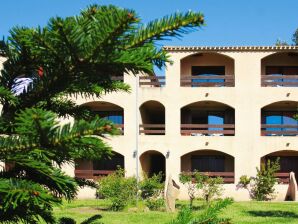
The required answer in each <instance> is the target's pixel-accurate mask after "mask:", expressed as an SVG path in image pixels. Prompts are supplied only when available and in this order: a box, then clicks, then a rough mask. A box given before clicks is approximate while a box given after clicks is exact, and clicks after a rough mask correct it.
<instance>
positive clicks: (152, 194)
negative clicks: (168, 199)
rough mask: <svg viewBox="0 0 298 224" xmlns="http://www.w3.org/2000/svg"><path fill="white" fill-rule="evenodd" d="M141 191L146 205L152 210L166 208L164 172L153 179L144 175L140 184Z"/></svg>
mask: <svg viewBox="0 0 298 224" xmlns="http://www.w3.org/2000/svg"><path fill="white" fill-rule="evenodd" d="M139 189H140V191H141V197H142V198H143V199H144V200H145V205H146V206H147V207H148V208H149V209H150V210H154V211H156V210H160V209H161V208H163V207H164V205H165V202H164V198H163V192H164V182H163V173H162V172H160V173H158V174H154V175H153V176H152V177H148V175H146V174H144V176H143V179H142V180H141V181H140V183H139Z"/></svg>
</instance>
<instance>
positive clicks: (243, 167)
mask: <svg viewBox="0 0 298 224" xmlns="http://www.w3.org/2000/svg"><path fill="white" fill-rule="evenodd" d="M194 53H200V52H171V59H172V60H173V61H174V64H173V65H168V67H167V69H166V85H165V86H164V87H162V88H152V87H139V88H138V97H137V98H136V87H135V86H136V81H137V79H136V78H135V77H134V76H129V75H125V82H127V83H128V84H130V85H131V87H132V91H131V93H130V94H128V93H113V94H110V95H108V96H103V97H102V98H101V99H96V100H103V101H107V102H111V103H115V104H117V105H119V106H121V107H122V108H124V116H125V119H124V121H125V122H124V123H125V124H124V125H125V133H124V136H118V137H114V138H113V139H111V141H109V143H110V144H111V145H112V146H113V148H114V150H115V151H116V152H118V153H121V154H122V155H124V156H125V167H126V171H127V175H135V174H136V159H135V158H133V151H134V150H135V149H136V148H137V146H136V140H135V139H136V130H137V129H136V119H135V118H136V116H137V117H138V122H139V123H141V121H142V120H141V116H140V113H139V110H138V107H139V106H140V105H142V104H143V103H144V102H147V101H150V100H155V101H158V102H160V103H161V104H163V105H164V107H165V114H166V116H165V124H166V135H164V136H160V135H139V136H138V151H139V153H138V154H139V155H142V154H143V153H144V152H146V151H149V150H156V151H158V152H160V153H162V154H163V155H166V153H167V151H169V152H170V155H169V157H168V158H167V159H166V172H167V175H170V174H171V175H172V177H173V178H174V180H175V181H177V182H179V181H178V175H179V173H180V171H181V162H180V161H181V160H180V159H181V156H183V155H185V154H187V153H189V152H192V151H196V150H217V151H220V152H224V153H226V154H229V155H231V156H232V157H234V170H235V180H236V181H235V184H225V192H224V195H225V196H231V197H234V198H235V199H236V200H248V199H249V196H248V192H247V191H246V190H243V189H237V186H236V184H237V182H238V181H239V177H240V176H241V175H249V176H252V175H255V173H256V169H255V168H256V167H258V166H259V165H260V159H261V157H262V156H264V155H266V154H269V153H272V152H274V151H278V150H290V151H291V150H292V151H295V150H297V151H298V140H297V137H286V136H283V137H279V136H274V137H273V136H271V137H270V136H261V135H260V123H261V116H260V115H261V108H262V107H264V106H266V105H268V104H271V103H274V102H277V101H298V88H295V87H293V88H291V87H282V88H281V87H279V88H278V87H261V77H260V75H261V72H262V70H261V60H262V58H264V57H266V56H268V55H270V54H273V53H275V52H268V51H264V52H262V51H246V52H240V51H235V52H232V51H229V52H220V54H222V55H226V56H228V57H225V58H222V57H221V58H218V57H217V56H215V55H212V54H207V56H208V57H209V60H213V59H214V61H213V62H212V61H209V62H208V63H207V61H206V64H204V65H225V66H226V68H227V69H226V73H227V74H231V75H235V78H236V79H235V87H221V88H218V87H199V88H189V87H180V71H182V73H183V74H188V73H189V72H190V70H189V68H190V64H192V63H194V65H199V64H200V63H201V62H195V61H193V60H194V59H193V58H192V57H189V58H186V59H184V62H185V60H186V61H187V62H185V63H180V61H181V59H183V58H185V57H187V56H189V55H192V54H194ZM215 53H216V52H215ZM208 57H206V58H205V59H206V60H207V59H208ZM194 58H195V57H194ZM230 58H232V59H233V60H234V61H233V63H231V59H230ZM205 59H204V60H205ZM274 60H275V59H274ZM264 61H265V62H266V60H264ZM278 62H279V61H278V60H277V61H276V62H272V63H271V62H270V63H269V62H268V64H270V65H277V64H278ZM266 63H267V62H266ZM281 63H283V61H281ZM285 63H286V62H285ZM181 64H182V66H181ZM201 64H202V63H201ZM233 64H234V66H233ZM202 65H203V64H202ZM279 65H281V64H279ZM287 65H288V64H287ZM291 65H293V64H292V62H291ZM296 65H298V61H296ZM233 67H234V68H233ZM90 100H91V99H90ZM90 100H89V101H90ZM206 100H210V101H217V102H220V103H224V104H226V105H229V106H230V107H232V108H235V130H236V133H235V136H181V134H180V109H181V108H182V107H184V106H185V105H188V104H190V103H194V102H197V101H206ZM136 101H137V104H136ZM77 102H78V104H82V103H84V102H88V100H87V99H79V100H78V101H77ZM138 162H139V164H138V165H139V174H140V175H141V173H142V167H141V165H140V161H138ZM144 168H145V169H148V167H144ZM277 189H278V190H277V192H278V193H277V199H279V200H283V199H284V195H285V193H286V190H287V188H286V186H284V185H279V186H277ZM181 190H182V192H181V194H180V198H182V199H186V198H187V193H186V191H185V188H184V186H182V188H181ZM89 196H91V197H93V194H89V193H88V192H87V191H86V192H85V193H83V192H81V194H80V197H89Z"/></svg>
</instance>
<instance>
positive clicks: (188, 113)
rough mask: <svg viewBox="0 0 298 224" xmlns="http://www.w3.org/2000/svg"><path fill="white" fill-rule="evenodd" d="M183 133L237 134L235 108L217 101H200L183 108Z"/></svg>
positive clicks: (198, 134)
mask: <svg viewBox="0 0 298 224" xmlns="http://www.w3.org/2000/svg"><path fill="white" fill-rule="evenodd" d="M181 135H191V136H206V135H207V136H233V135H235V110H234V108H232V107H230V106H228V105H226V104H223V103H219V102H215V101H199V102H195V103H192V104H189V105H186V106H184V107H182V108H181Z"/></svg>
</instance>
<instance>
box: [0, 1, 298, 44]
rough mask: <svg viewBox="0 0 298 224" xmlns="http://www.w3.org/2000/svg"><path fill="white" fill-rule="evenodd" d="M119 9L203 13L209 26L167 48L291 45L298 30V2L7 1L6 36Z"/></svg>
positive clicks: (152, 14) (0, 17) (147, 14)
mask: <svg viewBox="0 0 298 224" xmlns="http://www.w3.org/2000/svg"><path fill="white" fill-rule="evenodd" d="M92 3H97V4H115V5H118V6H120V7H126V8H132V9H135V10H136V11H137V12H138V14H139V15H140V16H141V18H143V21H144V22H148V21H150V20H152V19H155V18H160V17H162V16H164V15H167V14H170V13H172V12H175V11H187V10H189V9H191V10H193V11H201V12H202V13H204V15H205V18H206V24H207V26H206V27H204V28H202V29H201V30H199V31H197V32H194V33H192V34H190V35H187V36H185V37H184V38H183V39H182V40H177V39H173V40H172V41H164V42H162V43H161V44H162V45H198V46H206V45H208V46H233V45H234V46H242V45H273V44H274V43H275V42H276V40H277V39H278V38H279V39H282V40H285V41H287V42H291V37H292V34H293V33H294V31H295V30H296V28H298V12H297V9H298V1H297V0H283V1H279V0H109V1H108V0H5V1H4V0H3V1H2V2H1V12H0V36H3V35H4V36H7V35H8V31H9V29H10V28H11V27H13V26H14V25H20V26H29V27H32V26H33V27H34V26H37V25H41V26H43V25H45V24H46V23H47V21H48V19H49V18H50V17H52V16H56V15H57V16H61V17H65V16H71V15H75V14H78V13H79V11H80V10H81V9H83V8H85V7H86V6H87V5H89V4H92Z"/></svg>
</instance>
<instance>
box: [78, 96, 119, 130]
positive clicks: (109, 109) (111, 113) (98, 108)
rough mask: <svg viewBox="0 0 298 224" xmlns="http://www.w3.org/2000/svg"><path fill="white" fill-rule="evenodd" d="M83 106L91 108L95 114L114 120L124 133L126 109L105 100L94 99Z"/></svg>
mask: <svg viewBox="0 0 298 224" xmlns="http://www.w3.org/2000/svg"><path fill="white" fill-rule="evenodd" d="M82 106H84V107H88V108H90V109H91V110H92V111H93V113H94V114H95V115H98V116H99V117H101V118H104V119H107V120H110V121H112V122H113V123H114V124H115V125H116V127H118V128H119V130H120V131H121V134H124V110H123V108H122V107H120V106H118V105H116V104H113V103H109V102H103V101H93V102H89V103H85V104H83V105H82Z"/></svg>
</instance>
